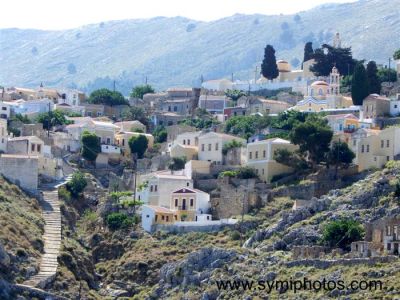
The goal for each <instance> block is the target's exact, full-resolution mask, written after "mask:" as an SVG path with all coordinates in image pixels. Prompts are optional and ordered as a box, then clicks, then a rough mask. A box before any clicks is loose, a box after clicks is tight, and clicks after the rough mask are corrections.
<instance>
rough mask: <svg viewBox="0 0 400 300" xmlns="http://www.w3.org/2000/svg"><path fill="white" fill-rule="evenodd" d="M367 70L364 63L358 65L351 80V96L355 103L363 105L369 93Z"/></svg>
mask: <svg viewBox="0 0 400 300" xmlns="http://www.w3.org/2000/svg"><path fill="white" fill-rule="evenodd" d="M368 91H369V87H368V77H367V71H366V70H365V67H364V65H363V64H362V63H359V64H357V65H356V67H355V69H354V73H353V80H352V82H351V97H352V99H353V104H354V105H362V104H363V101H364V99H365V98H366V97H367V96H368V95H369V93H368Z"/></svg>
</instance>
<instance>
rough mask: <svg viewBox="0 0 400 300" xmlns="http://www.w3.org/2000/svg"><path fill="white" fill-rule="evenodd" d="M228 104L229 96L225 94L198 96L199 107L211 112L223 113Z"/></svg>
mask: <svg viewBox="0 0 400 300" xmlns="http://www.w3.org/2000/svg"><path fill="white" fill-rule="evenodd" d="M228 104H229V98H228V97H227V96H225V95H222V96H218V95H201V96H200V98H199V107H200V108H202V109H205V110H206V111H207V112H209V113H211V114H223V113H224V109H225V108H227V107H228Z"/></svg>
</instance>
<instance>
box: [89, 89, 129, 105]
mask: <svg viewBox="0 0 400 300" xmlns="http://www.w3.org/2000/svg"><path fill="white" fill-rule="evenodd" d="M88 102H89V103H92V104H104V105H109V106H114V105H128V104H129V103H128V101H127V100H126V99H125V98H124V96H123V95H122V94H121V93H120V92H117V91H111V90H109V89H104V88H103V89H99V90H95V91H93V92H92V93H91V94H90V96H89V99H88Z"/></svg>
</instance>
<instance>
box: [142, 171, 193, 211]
mask: <svg viewBox="0 0 400 300" xmlns="http://www.w3.org/2000/svg"><path fill="white" fill-rule="evenodd" d="M144 183H147V184H146V185H145V187H143V188H142V189H140V190H139V189H138V191H137V195H138V199H139V200H140V201H142V202H144V203H145V204H149V205H154V206H162V207H165V208H169V207H170V200H171V193H172V192H174V191H176V190H177V189H179V188H183V187H185V188H193V180H192V179H191V178H190V177H189V176H187V175H186V174H185V172H184V170H180V171H169V170H165V171H158V172H154V173H151V174H146V175H141V176H140V177H139V180H138V185H137V186H138V187H139V186H140V184H144Z"/></svg>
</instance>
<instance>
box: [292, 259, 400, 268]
mask: <svg viewBox="0 0 400 300" xmlns="http://www.w3.org/2000/svg"><path fill="white" fill-rule="evenodd" d="M397 260H399V258H398V257H396V256H379V257H371V258H342V259H333V260H322V259H302V260H294V261H290V262H287V263H285V265H286V267H288V268H292V267H297V266H305V267H315V268H318V269H327V268H329V267H332V266H337V265H342V266H354V265H359V264H367V265H375V264H377V263H390V262H394V261H397Z"/></svg>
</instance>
